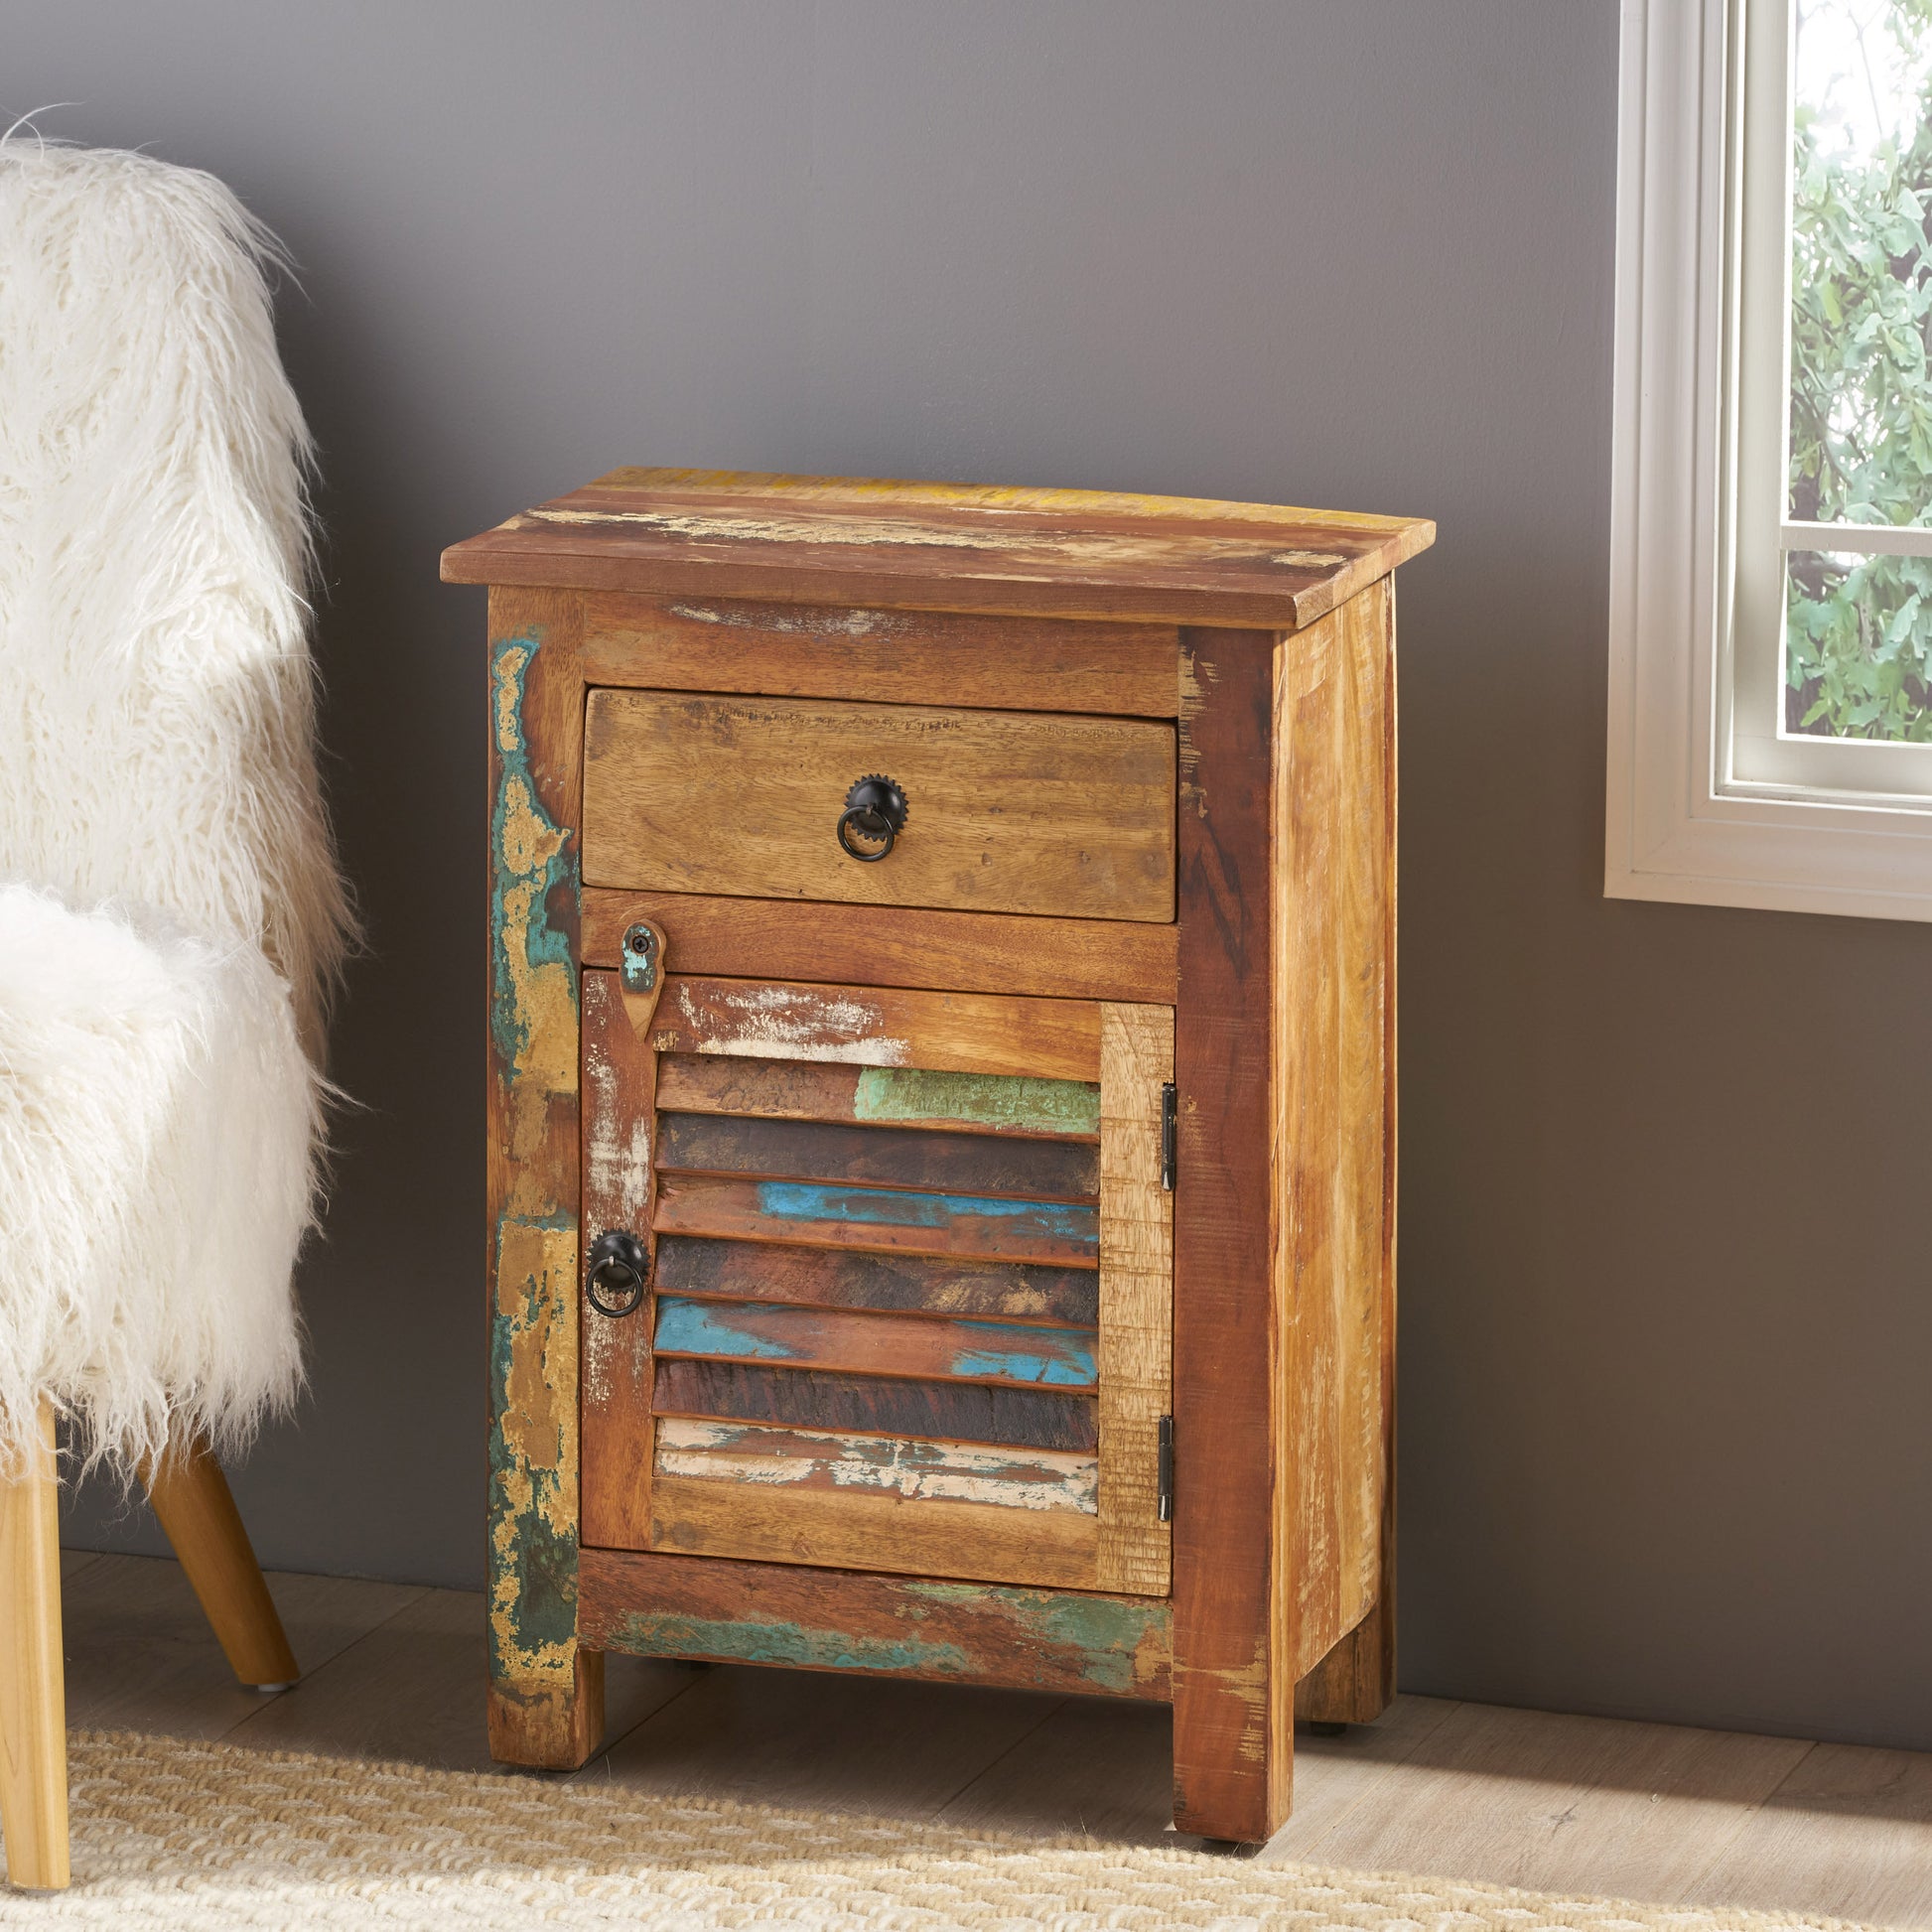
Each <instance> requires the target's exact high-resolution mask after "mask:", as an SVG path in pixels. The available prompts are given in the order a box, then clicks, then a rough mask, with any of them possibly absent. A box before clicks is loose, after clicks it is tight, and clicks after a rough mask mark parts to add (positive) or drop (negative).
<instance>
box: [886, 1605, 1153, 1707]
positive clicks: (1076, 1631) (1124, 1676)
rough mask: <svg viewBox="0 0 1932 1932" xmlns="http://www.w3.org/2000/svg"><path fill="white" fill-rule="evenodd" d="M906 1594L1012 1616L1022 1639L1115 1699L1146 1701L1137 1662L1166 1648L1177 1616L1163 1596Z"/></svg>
mask: <svg viewBox="0 0 1932 1932" xmlns="http://www.w3.org/2000/svg"><path fill="white" fill-rule="evenodd" d="M906 1592H907V1594H908V1595H912V1596H923V1597H925V1598H927V1599H929V1600H930V1601H932V1602H934V1603H948V1604H957V1605H959V1606H961V1607H962V1608H977V1609H981V1610H985V1611H989V1612H994V1613H997V1614H999V1615H1001V1616H1004V1617H1006V1618H1007V1619H1008V1620H1009V1621H1010V1622H1011V1623H1012V1624H1013V1627H1014V1630H1015V1632H1016V1634H1019V1635H1024V1636H1027V1637H1032V1638H1035V1639H1036V1640H1037V1641H1039V1642H1041V1643H1043V1644H1050V1645H1051V1646H1053V1647H1054V1648H1055V1649H1060V1650H1070V1651H1072V1652H1074V1653H1075V1655H1076V1656H1078V1658H1079V1660H1080V1675H1081V1677H1082V1678H1083V1679H1084V1680H1085V1681H1086V1682H1087V1683H1089V1684H1091V1685H1092V1686H1093V1688H1094V1689H1095V1690H1096V1691H1101V1692H1104V1693H1106V1694H1107V1695H1109V1696H1112V1697H1135V1696H1143V1697H1144V1696H1146V1695H1147V1692H1146V1689H1145V1687H1144V1686H1143V1685H1142V1683H1141V1682H1140V1680H1139V1678H1138V1677H1137V1675H1136V1672H1135V1667H1134V1659H1135V1655H1136V1653H1137V1652H1138V1651H1139V1650H1140V1648H1141V1646H1142V1645H1143V1644H1144V1643H1147V1642H1148V1641H1149V1640H1150V1639H1158V1640H1159V1641H1160V1643H1161V1645H1162V1647H1163V1648H1164V1649H1165V1648H1166V1647H1167V1646H1168V1644H1169V1642H1170V1639H1169V1634H1168V1633H1169V1631H1170V1630H1171V1628H1172V1624H1173V1614H1172V1611H1171V1610H1170V1608H1169V1606H1168V1604H1167V1603H1166V1602H1165V1601H1163V1600H1162V1599H1161V1598H1159V1597H1149V1598H1147V1599H1146V1601H1144V1602H1139V1601H1130V1600H1128V1599H1126V1598H1123V1597H1119V1596H1088V1595H1083V1594H1076V1593H1074V1592H1071V1591H1060V1590H1050V1589H1005V1588H999V1587H989V1586H987V1585H984V1584H944V1583H909V1584H907V1585H906Z"/></svg>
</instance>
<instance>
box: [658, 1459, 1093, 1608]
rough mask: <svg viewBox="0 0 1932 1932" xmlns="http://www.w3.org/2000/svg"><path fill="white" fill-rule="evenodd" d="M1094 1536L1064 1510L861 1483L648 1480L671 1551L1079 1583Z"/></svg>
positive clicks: (1085, 1520)
mask: <svg viewBox="0 0 1932 1932" xmlns="http://www.w3.org/2000/svg"><path fill="white" fill-rule="evenodd" d="M1098 1538H1099V1531H1098V1526H1097V1524H1096V1521H1095V1519H1094V1518H1093V1517H1091V1516H1086V1515H1081V1514H1078V1513H1077V1512H1074V1511H1070V1510H1058V1509H1052V1510H1047V1509H1006V1508H1002V1507H1000V1506H998V1505H996V1504H992V1503H954V1502H928V1501H916V1502H905V1501H901V1500H900V1499H899V1498H898V1497H897V1496H886V1495H878V1494H874V1493H871V1492H869V1491H865V1490H859V1489H837V1490H822V1491H821V1490H792V1489H788V1490H785V1491H784V1492H782V1493H775V1492H773V1491H771V1490H769V1489H766V1488H764V1487H763V1486H761V1485H759V1484H757V1483H731V1482H702V1481H696V1480H693V1479H692V1478H691V1477H689V1476H673V1475H668V1474H666V1473H665V1472H664V1471H663V1470H662V1469H660V1470H658V1472H657V1474H656V1476H655V1478H654V1479H653V1481H652V1483H651V1545H650V1547H651V1548H652V1549H653V1550H666V1551H670V1552H673V1553H675V1554H677V1555H681V1556H712V1557H745V1558H750V1559H751V1560H752V1561H753V1562H758V1563H803V1564H813V1565H818V1566H823V1567H830V1568H833V1569H843V1570H851V1569H856V1568H858V1567H859V1566H860V1565H861V1564H863V1565H865V1566H866V1568H867V1569H869V1570H883V1571H886V1572H888V1573H890V1574H893V1575H897V1576H911V1577H970V1578H972V1579H974V1580H975V1581H977V1582H982V1583H995V1584H1039V1585H1045V1586H1047V1587H1052V1588H1060V1589H1089V1588H1091V1587H1093V1581H1094V1554H1095V1550H1096V1548H1097V1544H1098Z"/></svg>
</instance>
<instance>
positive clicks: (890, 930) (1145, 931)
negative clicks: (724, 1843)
mask: <svg viewBox="0 0 1932 1932" xmlns="http://www.w3.org/2000/svg"><path fill="white" fill-rule="evenodd" d="M634 919H650V920H652V921H653V922H654V923H656V924H659V925H661V926H663V927H664V929H665V931H666V932H667V933H668V934H669V936H670V941H671V953H672V957H673V958H674V959H676V960H677V961H678V962H679V965H680V970H681V971H684V972H687V973H722V974H732V975H742V976H748V977H760V978H766V979H777V978H792V979H804V980H829V981H832V982H834V983H838V984H847V985H851V984H858V985H865V986H903V987H913V988H938V989H944V990H948V991H952V992H961V993H1016V994H1038V995H1044V996H1045V997H1047V998H1049V999H1067V1000H1153V1001H1172V1000H1173V997H1174V984H1175V973H1176V970H1177V968H1176V965H1175V958H1176V953H1175V947H1176V943H1177V935H1176V933H1175V930H1174V928H1173V926H1172V925H1157V924H1153V923H1151V922H1148V921H1145V920H1140V921H1129V920H1126V919H1059V918H1030V917H1027V916H1025V915H1023V914H1020V913H1010V912H943V911H935V910H930V909H926V910H920V909H917V908H911V907H898V906H881V905H837V904H833V905H827V904H822V903H819V902H816V901H812V900H805V899H770V898H723V897H705V896H704V895H702V894H695V893H693V894H680V893H630V892H621V891H615V890H612V891H606V890H603V889H601V888H597V887H586V888H585V889H584V963H585V964H586V965H587V966H616V965H617V964H619V959H618V948H619V946H620V945H621V942H622V939H623V933H624V928H625V927H626V926H628V925H629V924H630V923H631V921H632V920H634ZM1086 1077H1088V1078H1089V1079H1091V1078H1092V1077H1093V1076H1092V1075H1091V1074H1089V1075H1087V1076H1086Z"/></svg>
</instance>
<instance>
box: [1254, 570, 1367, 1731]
mask: <svg viewBox="0 0 1932 1932" xmlns="http://www.w3.org/2000/svg"><path fill="white" fill-rule="evenodd" d="M1392 646H1393V636H1392V630H1391V613H1390V610H1389V605H1388V587H1387V586H1386V585H1375V586H1372V587H1371V588H1370V589H1369V590H1368V591H1366V592H1364V593H1363V594H1362V595H1361V596H1360V597H1358V598H1356V599H1355V600H1354V601H1353V602H1352V603H1349V604H1346V605H1344V606H1343V607H1342V608H1341V609H1340V610H1339V611H1337V612H1335V613H1334V614H1333V615H1332V616H1330V617H1327V618H1324V619H1323V620H1322V621H1321V622H1320V623H1318V624H1316V625H1314V626H1313V627H1312V628H1311V629H1310V630H1308V631H1305V632H1303V633H1302V634H1301V635H1299V636H1298V637H1296V638H1295V639H1294V641H1293V643H1292V644H1289V645H1285V646H1284V647H1283V648H1282V650H1281V652H1280V654H1279V660H1278V664H1277V672H1276V687H1275V855H1276V856H1275V863H1276V868H1277V877H1278V879H1279V881H1280V890H1279V891H1278V893H1277V895H1276V898H1275V913H1274V918H1275V936H1274V971H1275V982H1276V990H1275V1002H1276V1005H1275V1047H1274V1053H1275V1064H1276V1066H1277V1067H1278V1068H1279V1069H1280V1073H1279V1077H1278V1079H1277V1082H1276V1105H1277V1120H1276V1126H1275V1133H1276V1140H1277V1145H1278V1147H1279V1149H1280V1151H1281V1153H1280V1159H1281V1163H1282V1171H1281V1178H1282V1184H1283V1190H1284V1197H1285V1200H1284V1204H1285V1208H1286V1220H1285V1229H1286V1238H1285V1239H1284V1241H1283V1243H1282V1245H1281V1247H1280V1248H1279V1249H1278V1251H1277V1255H1276V1272H1277V1280H1276V1286H1275V1292H1276V1296H1277V1298H1278V1300H1279V1302H1280V1304H1281V1307H1282V1309H1283V1311H1284V1318H1285V1320H1287V1321H1288V1322H1289V1323H1290V1324H1291V1326H1292V1329H1293V1334H1294V1358H1295V1362H1296V1380H1295V1400H1294V1401H1293V1402H1292V1403H1291V1404H1289V1405H1288V1407H1287V1410H1286V1423H1287V1430H1288V1438H1287V1443H1286V1447H1285V1449H1284V1451H1283V1453H1284V1456H1285V1459H1286V1460H1287V1461H1288V1462H1289V1465H1290V1466H1292V1467H1293V1468H1294V1469H1295V1470H1296V1471H1297V1472H1298V1481H1297V1483H1296V1484H1295V1485H1294V1487H1293V1488H1292V1489H1291V1488H1288V1487H1284V1488H1283V1489H1282V1490H1281V1491H1279V1492H1278V1494H1277V1498H1276V1502H1277V1511H1278V1515H1277V1522H1276V1534H1277V1536H1278V1537H1279V1538H1281V1539H1282V1541H1283V1546H1284V1547H1285V1548H1286V1549H1288V1550H1289V1551H1291V1552H1292V1559H1293V1560H1292V1563H1291V1566H1290V1570H1289V1574H1288V1577H1287V1579H1286V1582H1287V1585H1288V1587H1289V1589H1291V1590H1292V1591H1294V1592H1295V1594H1296V1598H1297V1601H1296V1604H1295V1620H1294V1651H1293V1659H1294V1670H1295V1675H1296V1677H1297V1679H1298V1680H1299V1679H1301V1678H1303V1677H1305V1676H1306V1675H1307V1674H1308V1673H1309V1672H1310V1671H1311V1670H1312V1669H1313V1668H1314V1666H1315V1665H1317V1664H1318V1663H1320V1662H1321V1661H1322V1659H1323V1658H1325V1657H1326V1656H1327V1655H1328V1653H1329V1652H1330V1651H1332V1650H1333V1649H1334V1648H1335V1646H1336V1645H1337V1644H1338V1643H1340V1642H1341V1640H1342V1639H1343V1638H1344V1637H1345V1636H1346V1635H1347V1634H1348V1633H1349V1632H1351V1631H1353V1630H1355V1629H1356V1628H1357V1627H1358V1626H1359V1625H1360V1624H1361V1622H1362V1619H1363V1618H1364V1617H1365V1616H1366V1615H1368V1614H1369V1612H1370V1610H1371V1609H1372V1608H1373V1606H1374V1605H1375V1603H1376V1601H1377V1598H1378V1596H1379V1594H1380V1590H1381V1583H1382V1536H1383V1528H1384V1515H1385V1502H1386V1484H1387V1463H1388V1450H1389V1449H1390V1431H1391V1428H1392V1389H1393V1374H1394V1347H1395V1334H1394V1312H1395V1311H1394V1279H1393V1275H1394V1271H1393V1266H1392V1256H1391V1254H1390V1253H1389V1249H1388V1244H1389V1242H1390V1241H1391V1240H1392V1224H1393V1206H1394V1201H1393V1190H1392V1187H1391V1185H1390V1176H1389V1173H1388V1166H1389V1160H1390V1156H1391V1152H1392V1138H1391V1135H1390V1132H1389V1120H1388V1114H1387V1108H1388V1099H1389V1092H1390V1087H1391V1083H1392V1078H1393V1071H1394V1069H1393V1067H1392V1065H1391V1064H1390V1049H1391V1044H1392V1041H1391V1035H1390V1025H1389V987H1388V961H1389V952H1390V944H1389V941H1390V932H1391V926H1392V919H1393V906H1392V904H1391V897H1390V896H1391V891H1392V882H1393V868H1394V850H1393V843H1392V832H1393V823H1392V814H1391V810H1390V793H1389V784H1390V763H1389V759H1388V749H1389V748H1388V733H1389V727H1390V715H1389V703H1390V698H1391V695H1392V694H1391V691H1390V674H1391V665H1392V658H1393V650H1392ZM1375 1634H1376V1635H1377V1637H1378V1643H1377V1644H1375V1645H1370V1646H1369V1648H1370V1649H1379V1636H1380V1634H1381V1633H1380V1632H1377V1633H1375ZM1388 1634H1389V1635H1391V1636H1392V1635H1393V1628H1392V1625H1391V1628H1390V1630H1389V1632H1388ZM1364 1643H1365V1644H1366V1643H1367V1637H1366V1636H1365V1637H1364ZM1350 1648H1351V1653H1352V1651H1353V1649H1354V1646H1351V1647H1350ZM1360 1661H1363V1660H1355V1662H1350V1663H1347V1664H1344V1662H1343V1660H1340V1659H1338V1660H1337V1662H1336V1666H1335V1672H1336V1673H1337V1690H1338V1691H1339V1690H1340V1689H1342V1688H1343V1686H1342V1684H1341V1682H1340V1679H1341V1678H1342V1677H1344V1676H1345V1677H1347V1678H1349V1679H1353V1678H1354V1676H1355V1674H1356V1670H1355V1663H1356V1662H1360ZM1346 1688H1348V1689H1350V1690H1353V1691H1355V1692H1356V1693H1357V1695H1356V1696H1355V1697H1354V1698H1352V1699H1351V1700H1350V1705H1351V1710H1353V1711H1355V1712H1358V1713H1359V1712H1360V1711H1361V1706H1362V1700H1361V1698H1360V1696H1359V1691H1360V1689H1361V1687H1360V1686H1359V1684H1354V1683H1350V1684H1349V1685H1348V1686H1347V1687H1346ZM1312 1695H1313V1694H1312V1693H1311V1694H1310V1696H1309V1697H1305V1698H1304V1699H1303V1700H1302V1702H1303V1703H1304V1704H1305V1705H1307V1704H1309V1703H1311V1699H1312ZM1378 1708H1379V1707H1378ZM1366 1715H1370V1716H1372V1715H1374V1714H1373V1713H1367V1714H1366Z"/></svg>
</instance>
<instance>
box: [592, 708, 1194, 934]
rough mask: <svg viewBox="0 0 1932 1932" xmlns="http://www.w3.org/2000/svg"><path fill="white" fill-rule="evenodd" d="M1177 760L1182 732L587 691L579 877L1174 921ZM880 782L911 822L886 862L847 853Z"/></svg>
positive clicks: (770, 894)
mask: <svg viewBox="0 0 1932 1932" xmlns="http://www.w3.org/2000/svg"><path fill="white" fill-rule="evenodd" d="M1174 757H1175V747H1174V729H1173V726H1172V725H1169V724H1163V723H1158V722H1152V721H1147V720H1140V719H1113V718H1079V717H1064V716H1059V715H1056V714H1048V713H1039V712H993V711H965V710H942V709H938V708H935V707H930V706H920V705H874V704H836V703H827V702H821V701H817V700H811V699H782V698H743V697H729V696H713V695H693V694H690V693H684V692H669V691H630V690H616V689H600V690H594V691H592V692H591V694H590V701H589V711H588V716H587V718H586V724H585V745H584V878H585V880H586V882H587V883H588V884H590V885H593V886H613V887H628V888H633V889H640V890H645V891H667V892H685V893H707V894H726V895H734V896H739V897H754V898H807V899H834V900H837V899H845V900H854V901H859V902H863V903H868V904H876V905H922V906H944V907H949V908H956V909H960V910H968V911H983V912H1033V913H1051V914H1057V915H1059V916H1062V917H1069V916H1071V917H1087V918H1110V919H1136V920H1170V919H1172V918H1173V903H1174V900H1173V892H1174V886H1173V878H1174V869H1173V840H1174ZM873 773H879V774H883V775H884V776H886V777H889V778H891V779H893V780H894V781H895V782H896V783H897V785H898V786H899V787H900V789H901V790H902V791H903V793H904V794H905V799H906V802H907V805H908V807H909V811H908V814H907V817H906V822H905V825H904V828H903V830H902V831H901V832H900V833H899V835H898V837H897V840H896V841H895V843H894V845H893V848H892V850H891V852H890V853H889V854H888V855H887V856H886V857H885V858H883V859H879V860H876V861H872V860H866V859H861V858H856V857H854V856H852V855H851V854H850V853H848V852H847V851H846V850H845V849H843V848H842V846H841V844H840V841H839V837H838V825H839V817H840V814H841V812H842V811H843V810H844V809H845V804H846V795H847V793H848V792H849V791H850V789H851V788H852V786H853V784H854V783H855V782H856V781H857V780H858V779H860V778H862V777H865V776H867V775H869V774H873ZM855 843H859V844H861V845H862V846H863V845H864V843H865V842H864V841H863V840H859V841H855Z"/></svg>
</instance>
